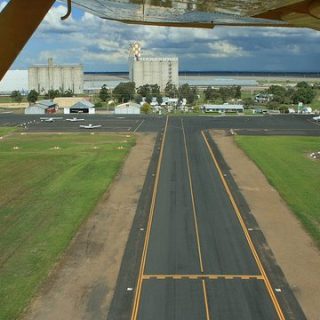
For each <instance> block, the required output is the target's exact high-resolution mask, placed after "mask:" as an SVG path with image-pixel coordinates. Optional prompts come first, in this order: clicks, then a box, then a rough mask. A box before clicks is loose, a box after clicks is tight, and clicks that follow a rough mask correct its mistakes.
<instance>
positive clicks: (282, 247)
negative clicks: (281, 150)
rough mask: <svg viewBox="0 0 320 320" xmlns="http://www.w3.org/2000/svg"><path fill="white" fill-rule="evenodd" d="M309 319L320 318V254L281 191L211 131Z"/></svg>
mask: <svg viewBox="0 0 320 320" xmlns="http://www.w3.org/2000/svg"><path fill="white" fill-rule="evenodd" d="M210 133H211V136H212V138H213V139H214V141H215V142H216V143H217V145H218V147H219V149H220V151H221V153H222V155H223V157H224V159H225V161H226V162H227V164H228V166H229V167H230V169H231V174H232V176H233V178H234V180H235V182H236V183H237V185H238V187H239V188H240V191H241V193H242V194H243V196H244V197H245V199H246V201H247V203H248V205H249V207H250V209H251V212H252V213H253V215H254V216H255V219H256V220H257V222H258V224H259V227H260V228H261V230H262V232H263V233H264V236H265V238H266V240H267V242H268V245H269V246H270V248H271V250H272V251H273V254H274V256H275V258H276V260H277V263H278V264H279V265H280V267H281V269H282V271H283V272H284V274H285V277H286V279H287V281H288V283H289V285H290V287H291V288H292V291H293V292H294V294H295V296H296V298H297V300H298V301H299V303H300V305H301V307H302V309H303V311H304V313H305V315H306V317H307V319H309V320H319V319H320V305H319V301H320V290H319V288H320V252H319V250H318V249H317V247H316V246H315V244H314V243H313V241H312V239H311V238H310V237H309V235H308V234H307V233H306V232H305V231H304V229H303V228H302V226H301V224H300V222H299V221H298V220H297V218H296V217H295V216H294V214H293V213H292V212H291V211H290V209H289V208H288V207H287V205H286V203H285V202H284V201H283V200H282V198H281V197H280V195H279V194H278V192H277V191H276V190H275V189H274V188H273V187H272V186H270V184H269V183H268V181H267V180H266V178H265V176H264V175H263V174H262V172H261V171H260V170H259V169H258V168H257V166H256V165H255V164H254V163H253V162H252V161H251V160H250V159H249V158H248V157H247V156H246V154H245V153H244V152H243V151H242V150H241V149H240V148H238V147H237V145H236V144H235V142H234V139H233V137H232V136H230V135H226V134H225V132H224V131H217V130H211V132H210Z"/></svg>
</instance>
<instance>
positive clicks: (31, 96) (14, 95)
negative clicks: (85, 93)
mask: <svg viewBox="0 0 320 320" xmlns="http://www.w3.org/2000/svg"><path fill="white" fill-rule="evenodd" d="M10 97H11V99H12V101H14V102H17V103H20V102H21V101H22V100H23V96H22V94H21V93H20V91H17V90H14V91H12V92H11V95H10ZM38 97H39V93H38V92H37V91H36V90H30V92H29V93H28V95H27V101H28V102H31V103H34V102H36V101H37V100H38ZM57 97H73V92H72V90H70V89H69V90H66V91H62V90H49V91H48V92H47V93H46V94H45V95H44V99H54V98H57Z"/></svg>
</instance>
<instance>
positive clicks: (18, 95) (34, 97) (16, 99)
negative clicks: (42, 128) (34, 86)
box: [10, 90, 39, 103]
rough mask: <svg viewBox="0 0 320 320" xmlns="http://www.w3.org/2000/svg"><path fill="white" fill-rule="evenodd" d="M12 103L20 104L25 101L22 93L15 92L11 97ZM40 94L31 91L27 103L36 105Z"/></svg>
mask: <svg viewBox="0 0 320 320" xmlns="http://www.w3.org/2000/svg"><path fill="white" fill-rule="evenodd" d="M10 97H11V99H12V101H14V102H17V103H20V102H21V101H22V100H23V96H22V95H21V93H20V91H17V90H14V91H12V92H11V95H10ZM38 97H39V93H38V92H37V91H36V90H31V91H30V92H29V93H28V95H27V101H28V102H30V103H34V102H36V101H37V100H38Z"/></svg>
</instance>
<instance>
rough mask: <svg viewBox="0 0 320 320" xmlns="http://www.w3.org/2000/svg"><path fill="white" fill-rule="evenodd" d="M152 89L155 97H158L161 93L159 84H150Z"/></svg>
mask: <svg viewBox="0 0 320 320" xmlns="http://www.w3.org/2000/svg"><path fill="white" fill-rule="evenodd" d="M150 89H151V94H152V96H153V97H157V96H159V95H160V86H159V85H157V84H152V85H151V86H150Z"/></svg>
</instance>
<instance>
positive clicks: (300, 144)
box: [236, 136, 320, 247]
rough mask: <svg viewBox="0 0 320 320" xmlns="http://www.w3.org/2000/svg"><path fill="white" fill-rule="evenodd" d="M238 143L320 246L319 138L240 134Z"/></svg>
mask: <svg viewBox="0 0 320 320" xmlns="http://www.w3.org/2000/svg"><path fill="white" fill-rule="evenodd" d="M236 142H237V143H238V145H239V146H240V147H241V148H242V149H243V150H244V151H245V152H246V153H247V154H248V156H249V157H250V158H251V159H253V160H254V161H255V163H256V164H257V165H258V167H259V168H260V169H261V170H262V171H263V173H264V174H265V176H266V177H267V179H268V180H269V182H270V183H271V184H272V185H273V186H274V187H275V188H276V189H277V190H278V191H279V193H280V194H281V196H282V198H283V199H284V200H285V201H286V202H287V203H288V205H289V206H290V207H291V209H292V210H293V212H294V213H295V214H296V215H297V217H298V218H299V219H300V221H301V222H302V224H303V225H304V227H305V228H306V230H307V231H308V232H309V234H310V235H311V236H312V238H313V239H314V240H315V242H316V243H317V245H318V246H319V247H320V197H319V190H320V161H319V160H312V159H310V158H309V154H310V153H311V152H314V151H320V138H318V137H252V136H250V137H249V136H237V137H236Z"/></svg>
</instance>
